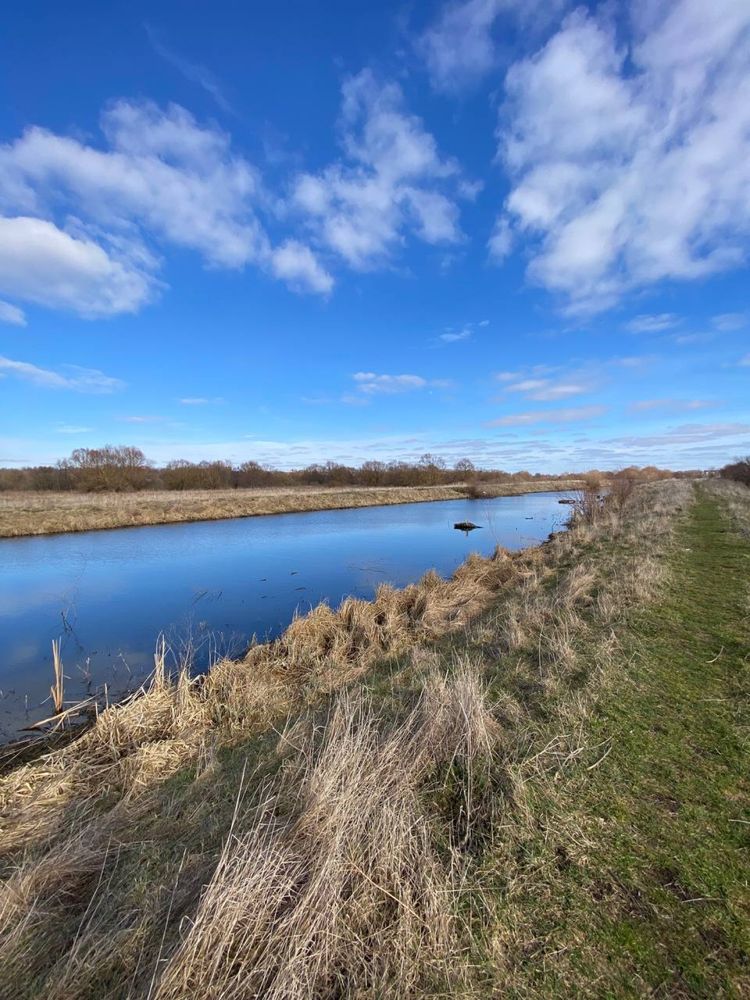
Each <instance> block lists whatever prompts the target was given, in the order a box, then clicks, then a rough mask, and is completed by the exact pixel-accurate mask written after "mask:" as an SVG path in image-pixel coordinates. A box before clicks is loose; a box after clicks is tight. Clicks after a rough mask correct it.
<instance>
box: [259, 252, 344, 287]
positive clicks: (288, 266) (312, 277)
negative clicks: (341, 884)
mask: <svg viewBox="0 0 750 1000" xmlns="http://www.w3.org/2000/svg"><path fill="white" fill-rule="evenodd" d="M271 269H272V270H273V273H274V274H275V275H276V277H277V278H282V279H283V280H284V281H286V282H287V284H288V285H290V286H291V287H292V288H299V289H301V290H302V291H309V292H320V293H322V294H324V295H325V294H327V293H328V292H330V291H331V289H332V288H333V278H332V277H331V275H330V274H329V273H328V271H326V270H325V268H324V267H322V266H321V264H320V262H319V261H318V259H317V257H316V256H315V254H314V253H313V252H312V250H311V249H310V248H309V247H308V246H305V244H304V243H300V242H298V241H297V240H287V241H286V243H282V244H281V246H279V247H276V249H275V250H274V251H273V252H272V254H271Z"/></svg>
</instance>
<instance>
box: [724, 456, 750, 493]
mask: <svg viewBox="0 0 750 1000" xmlns="http://www.w3.org/2000/svg"><path fill="white" fill-rule="evenodd" d="M719 475H720V476H721V477H722V479H733V480H734V481H735V482H736V483H742V484H743V486H750V455H747V456H746V457H745V458H738V459H737V461H736V462H731V463H730V464H729V465H725V466H724V468H723V469H720V470H719Z"/></svg>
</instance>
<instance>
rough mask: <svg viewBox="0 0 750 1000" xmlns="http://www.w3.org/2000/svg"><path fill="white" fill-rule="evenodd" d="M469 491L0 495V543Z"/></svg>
mask: <svg viewBox="0 0 750 1000" xmlns="http://www.w3.org/2000/svg"><path fill="white" fill-rule="evenodd" d="M580 486H581V483H580V482H579V481H577V480H564V481H557V480H549V481H546V480H538V481H535V482H529V483H509V484H497V485H493V484H487V485H482V486H481V487H480V489H481V491H482V492H483V493H484V494H485V495H487V496H517V495H519V494H522V493H543V492H546V491H548V490H573V489H577V488H579V487H580ZM467 490H468V487H466V486H461V485H456V486H404V487H399V486H389V487H382V488H381V487H377V488H376V487H372V488H371V487H366V486H357V487H332V488H323V487H297V488H293V489H258V490H186V491H184V492H178V491H155V492H142V493H21V492H8V493H0V538H15V537H18V536H21V535H52V534H56V533H59V532H67V531H93V530H97V529H100V528H126V527H132V526H134V525H144V524H171V523H173V522H177V521H212V520H218V519H221V518H227V517H255V516H257V515H260V514H290V513H295V512H299V511H315V510H340V509H342V508H346V507H380V506H386V505H388V504H397V503H420V502H424V501H430V500H454V499H456V498H460V497H465V496H467V495H468V493H467Z"/></svg>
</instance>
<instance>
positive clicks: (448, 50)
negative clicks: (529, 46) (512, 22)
mask: <svg viewBox="0 0 750 1000" xmlns="http://www.w3.org/2000/svg"><path fill="white" fill-rule="evenodd" d="M564 2H565V0H458V2H457V0H450V2H448V3H446V4H445V5H444V6H443V8H442V10H441V11H440V14H439V15H438V17H437V19H436V20H435V22H434V23H433V24H431V25H430V26H429V27H428V28H427V30H426V31H425V32H424V34H423V35H422V36H421V38H420V39H419V42H418V44H417V49H418V51H419V52H420V54H421V55H422V57H423V58H424V60H425V62H426V63H427V69H428V71H429V74H430V79H431V81H432V84H433V86H434V87H435V88H437V89H438V90H445V91H456V90H461V89H463V88H465V87H469V86H471V85H472V84H474V83H476V82H477V81H479V80H480V79H481V78H482V77H483V76H485V75H486V74H487V73H488V72H489V71H490V70H491V69H493V68H494V66H495V65H496V62H497V48H496V45H495V40H494V37H493V28H494V26H495V22H496V20H497V19H498V18H499V17H500V16H501V15H502V14H506V15H512V16H513V17H514V18H518V19H519V20H520V21H521V23H522V25H523V27H524V31H525V32H528V31H529V30H532V29H535V28H536V29H538V28H539V27H540V26H543V25H544V24H545V23H546V21H547V19H548V18H549V17H550V16H552V15H554V14H556V13H557V11H558V10H559V8H560V7H562V6H564Z"/></svg>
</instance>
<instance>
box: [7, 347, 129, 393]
mask: <svg viewBox="0 0 750 1000" xmlns="http://www.w3.org/2000/svg"><path fill="white" fill-rule="evenodd" d="M6 375H7V376H11V377H13V378H17V379H20V380H21V381H23V382H30V383H31V384H32V385H36V386H39V387H40V388H43V389H72V390H73V391H74V392H88V393H94V394H102V393H110V392H116V391H117V390H118V389H122V388H124V387H125V383H124V382H123V381H122V380H121V379H119V378H113V377H112V376H111V375H105V374H104V372H101V371H99V370H98V369H97V368H82V367H81V366H80V365H63V370H62V371H61V372H56V371H51V370H50V369H48V368H39V367H38V366H37V365H33V364H31V363H30V362H28V361H15V360H13V359H12V358H5V357H1V356H0V377H3V376H6Z"/></svg>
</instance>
